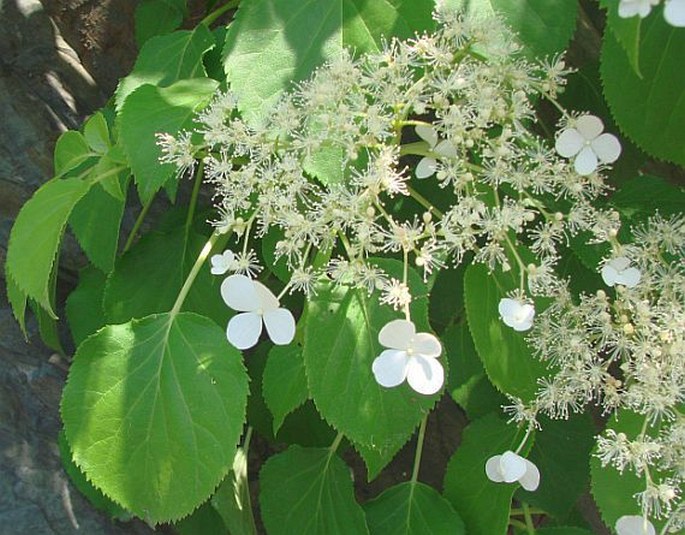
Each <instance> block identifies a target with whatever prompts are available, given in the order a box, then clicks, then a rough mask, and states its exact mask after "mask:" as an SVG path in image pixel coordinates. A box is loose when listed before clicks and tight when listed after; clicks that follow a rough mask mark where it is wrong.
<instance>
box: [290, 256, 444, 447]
mask: <svg viewBox="0 0 685 535" xmlns="http://www.w3.org/2000/svg"><path fill="white" fill-rule="evenodd" d="M386 262H387V265H388V266H391V265H392V264H395V267H398V266H401V263H399V262H397V261H392V262H389V261H386ZM375 263H377V264H380V263H379V262H377V261H376V262H375ZM381 267H384V266H383V265H381ZM400 269H401V267H400ZM410 273H411V277H410V279H409V287H410V289H411V291H412V295H413V296H414V300H413V301H412V307H413V308H412V320H413V321H414V323H415V324H416V326H417V330H418V331H419V332H420V331H426V330H427V329H428V321H427V297H426V290H425V285H424V284H423V281H422V280H421V278H420V277H419V275H418V274H417V273H416V272H414V271H413V270H411V271H410ZM397 317H398V313H397V312H394V311H393V310H392V308H390V307H389V306H387V305H380V304H379V303H378V294H375V295H372V296H370V297H369V296H368V295H367V293H366V291H364V290H352V289H348V288H346V287H334V286H333V285H332V284H328V285H322V286H321V287H319V289H318V294H317V295H316V296H315V297H312V298H311V299H309V301H308V303H307V322H306V326H305V342H304V348H303V349H304V362H305V369H306V373H307V380H308V384H309V391H310V394H311V396H312V399H313V400H314V403H315V404H316V407H317V409H318V410H319V412H320V413H321V415H322V416H323V417H324V418H325V419H326V421H327V422H328V423H330V424H331V425H332V426H333V427H334V428H336V429H337V430H338V431H341V432H342V433H344V434H345V436H347V437H348V438H349V439H350V440H352V441H353V442H357V443H360V444H363V445H366V446H373V447H375V448H376V449H379V450H381V451H382V450H384V449H387V451H388V455H393V454H394V452H395V451H396V449H397V446H398V445H402V444H404V443H405V442H406V441H407V440H408V439H409V437H410V436H411V435H412V433H413V431H414V428H415V427H416V426H417V425H418V423H419V422H420V421H421V418H423V416H424V414H426V413H427V412H428V411H429V410H430V408H431V407H432V406H433V405H434V404H435V401H436V399H437V397H438V395H439V394H436V395H433V396H423V395H421V394H418V393H416V392H414V391H413V390H412V389H411V388H410V387H409V386H408V385H407V384H402V385H400V386H398V387H396V388H383V387H381V386H379V385H378V383H377V382H376V380H375V379H374V377H373V373H372V372H371V364H372V362H373V360H374V359H375V358H376V357H377V356H378V355H380V353H381V351H382V349H383V348H382V347H381V346H380V344H379V343H378V333H379V332H380V330H381V329H382V328H383V326H384V325H385V324H386V323H388V322H389V321H391V320H393V319H397ZM441 361H442V364H443V365H445V362H444V358H442V359H441ZM390 458H392V457H390ZM388 460H390V459H388Z"/></svg>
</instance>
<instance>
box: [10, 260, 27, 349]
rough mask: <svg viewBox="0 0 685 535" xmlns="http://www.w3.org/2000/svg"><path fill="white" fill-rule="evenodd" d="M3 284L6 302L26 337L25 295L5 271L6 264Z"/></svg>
mask: <svg viewBox="0 0 685 535" xmlns="http://www.w3.org/2000/svg"><path fill="white" fill-rule="evenodd" d="M5 284H6V287H7V300H8V301H9V303H10V306H11V307H12V314H13V315H14V317H15V319H16V320H17V322H18V323H19V326H20V327H21V332H23V333H24V337H28V334H27V332H26V300H27V298H26V294H25V293H23V292H22V291H21V290H20V289H19V286H17V283H16V282H14V279H12V275H11V274H10V273H9V271H8V270H7V263H5Z"/></svg>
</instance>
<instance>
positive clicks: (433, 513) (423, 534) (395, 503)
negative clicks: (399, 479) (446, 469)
mask: <svg viewBox="0 0 685 535" xmlns="http://www.w3.org/2000/svg"><path fill="white" fill-rule="evenodd" d="M364 511H365V512H366V521H367V522H368V524H369V532H370V533H371V535H385V534H387V533H393V534H397V535H462V534H464V533H466V531H464V523H463V522H462V520H461V518H460V516H459V515H458V514H457V513H456V512H455V511H454V509H453V508H452V506H451V505H450V504H449V502H448V501H447V500H445V498H443V497H442V496H440V494H439V493H438V492H437V491H436V490H435V489H434V488H433V487H429V486H428V485H424V484H423V483H418V482H416V483H413V482H407V483H400V484H399V485H395V486H394V487H390V488H388V489H386V490H385V491H384V492H383V494H381V495H380V496H378V497H377V498H375V499H374V500H372V501H370V502H368V503H367V504H365V505H364Z"/></svg>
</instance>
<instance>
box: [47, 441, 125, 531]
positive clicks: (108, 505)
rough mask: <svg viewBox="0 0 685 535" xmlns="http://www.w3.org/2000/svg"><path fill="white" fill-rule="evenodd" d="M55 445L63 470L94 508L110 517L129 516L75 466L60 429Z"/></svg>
mask: <svg viewBox="0 0 685 535" xmlns="http://www.w3.org/2000/svg"><path fill="white" fill-rule="evenodd" d="M57 445H58V447H59V455H60V458H61V459H62V466H63V467H64V471H65V472H66V473H67V475H68V476H69V479H70V480H71V482H72V483H73V484H74V486H75V487H76V488H77V489H78V491H79V492H80V493H81V494H83V495H84V496H85V497H86V498H88V501H89V502H90V503H91V505H93V507H95V508H96V509H100V510H101V511H105V512H106V513H107V514H108V515H109V516H110V517H112V518H127V517H128V516H129V513H128V511H126V509H124V508H123V507H121V506H120V505H118V504H116V503H114V502H113V501H112V500H110V499H109V498H108V497H107V496H105V495H104V494H103V493H102V491H100V490H99V489H97V488H95V487H94V486H93V484H92V483H91V482H90V481H88V479H86V475H85V474H84V473H83V472H81V470H80V469H79V467H78V466H76V464H75V463H74V461H73V459H72V455H71V449H69V443H68V442H67V437H66V435H65V434H64V430H62V431H60V433H59V435H58V438H57Z"/></svg>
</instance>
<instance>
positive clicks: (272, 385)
mask: <svg viewBox="0 0 685 535" xmlns="http://www.w3.org/2000/svg"><path fill="white" fill-rule="evenodd" d="M262 395H263V396H264V401H265V402H266V405H267V407H269V410H270V411H271V414H273V416H274V420H273V428H274V434H275V433H277V432H278V429H279V428H280V427H281V425H282V424H283V420H285V417H286V416H287V415H288V414H290V413H291V412H292V411H294V410H295V409H296V408H297V407H299V406H300V405H302V404H303V403H304V402H305V401H307V399H308V398H309V392H308V391H307V377H306V376H305V373H304V361H303V359H302V348H301V347H300V346H298V345H297V344H290V345H288V346H274V347H272V348H271V351H269V358H268V360H267V361H266V366H265V367H264V374H263V375H262Z"/></svg>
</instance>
